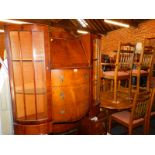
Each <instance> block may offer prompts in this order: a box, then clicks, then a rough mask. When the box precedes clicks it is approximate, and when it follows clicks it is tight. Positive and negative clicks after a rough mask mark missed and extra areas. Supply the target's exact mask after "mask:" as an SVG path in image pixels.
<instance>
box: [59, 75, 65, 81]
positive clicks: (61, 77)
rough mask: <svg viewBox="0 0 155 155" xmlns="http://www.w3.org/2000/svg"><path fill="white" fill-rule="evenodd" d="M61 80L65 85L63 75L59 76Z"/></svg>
mask: <svg viewBox="0 0 155 155" xmlns="http://www.w3.org/2000/svg"><path fill="white" fill-rule="evenodd" d="M59 79H60V81H61V82H62V83H63V82H64V76H63V75H60V76H59Z"/></svg>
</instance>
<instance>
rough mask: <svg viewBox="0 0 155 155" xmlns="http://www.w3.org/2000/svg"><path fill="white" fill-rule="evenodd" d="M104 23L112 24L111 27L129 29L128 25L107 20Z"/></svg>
mask: <svg viewBox="0 0 155 155" xmlns="http://www.w3.org/2000/svg"><path fill="white" fill-rule="evenodd" d="M104 22H106V23H109V24H113V25H118V26H122V27H127V28H129V27H130V25H128V24H123V23H120V22H116V21H113V20H109V19H104Z"/></svg>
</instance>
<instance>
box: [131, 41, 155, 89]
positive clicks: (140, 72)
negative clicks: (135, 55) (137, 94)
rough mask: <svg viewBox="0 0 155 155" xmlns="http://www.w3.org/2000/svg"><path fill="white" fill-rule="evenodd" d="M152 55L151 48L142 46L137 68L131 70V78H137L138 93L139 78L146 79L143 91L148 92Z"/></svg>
mask: <svg viewBox="0 0 155 155" xmlns="http://www.w3.org/2000/svg"><path fill="white" fill-rule="evenodd" d="M144 43H145V42H144ZM153 54H154V48H153V47H152V46H144V44H143V47H142V51H141V53H140V58H139V62H138V63H137V67H136V69H133V70H132V76H134V77H137V83H136V91H139V90H140V88H141V87H140V78H141V77H146V87H145V89H147V90H149V85H150V73H151V65H152V60H153ZM133 88H134V87H133Z"/></svg>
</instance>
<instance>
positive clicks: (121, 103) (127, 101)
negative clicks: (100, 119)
mask: <svg viewBox="0 0 155 155" xmlns="http://www.w3.org/2000/svg"><path fill="white" fill-rule="evenodd" d="M132 103H133V99H131V98H129V96H128V95H127V94H126V93H123V92H119V93H118V94H117V102H114V101H113V92H108V91H107V92H102V93H101V100H100V109H101V111H106V114H107V121H106V128H108V123H109V117H110V115H111V114H113V113H115V112H118V111H122V110H129V109H131V108H132Z"/></svg>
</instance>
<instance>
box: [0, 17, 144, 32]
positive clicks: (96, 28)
mask: <svg viewBox="0 0 155 155" xmlns="http://www.w3.org/2000/svg"><path fill="white" fill-rule="evenodd" d="M18 20H21V21H26V22H31V23H37V24H45V25H50V26H53V27H63V28H64V29H66V30H67V31H70V32H72V33H74V34H76V33H77V29H82V30H87V31H89V32H91V33H94V34H107V33H108V32H110V31H114V30H117V29H119V28H121V27H120V26H116V25H112V24H108V23H105V22H104V19H85V21H86V22H87V23H88V26H87V27H86V28H83V27H82V26H81V25H80V23H79V22H78V21H77V20H76V19H18ZM146 20H147V19H115V21H118V22H122V23H125V24H129V25H130V26H132V27H137V26H138V25H139V24H140V23H142V22H144V21H146ZM0 25H5V23H2V22H1V23H0Z"/></svg>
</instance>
